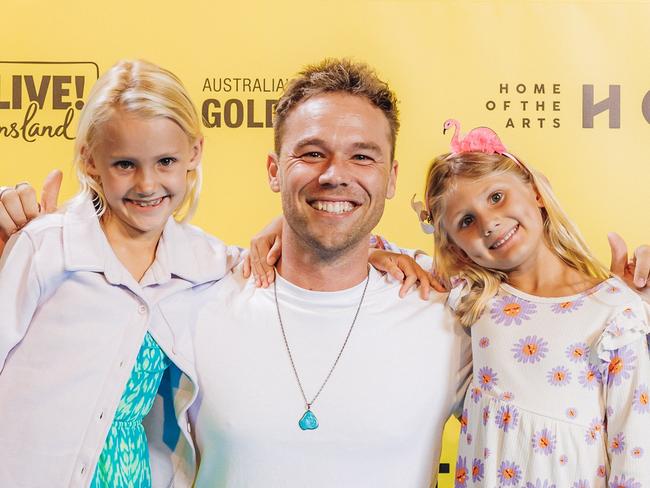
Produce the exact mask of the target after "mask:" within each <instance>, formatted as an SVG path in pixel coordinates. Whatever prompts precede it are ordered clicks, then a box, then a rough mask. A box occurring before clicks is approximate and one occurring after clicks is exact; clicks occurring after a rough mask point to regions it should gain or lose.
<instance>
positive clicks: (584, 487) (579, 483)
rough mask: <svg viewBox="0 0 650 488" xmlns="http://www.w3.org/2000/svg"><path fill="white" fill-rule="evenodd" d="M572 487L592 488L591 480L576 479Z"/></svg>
mask: <svg viewBox="0 0 650 488" xmlns="http://www.w3.org/2000/svg"><path fill="white" fill-rule="evenodd" d="M571 488H591V485H590V484H589V481H587V480H579V481H576V482H575V483H573V484H572V485H571Z"/></svg>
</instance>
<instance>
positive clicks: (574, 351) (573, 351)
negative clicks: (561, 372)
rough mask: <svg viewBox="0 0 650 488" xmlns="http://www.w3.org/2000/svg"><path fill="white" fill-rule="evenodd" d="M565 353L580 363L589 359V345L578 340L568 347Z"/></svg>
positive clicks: (571, 359)
mask: <svg viewBox="0 0 650 488" xmlns="http://www.w3.org/2000/svg"><path fill="white" fill-rule="evenodd" d="M564 353H565V354H566V357H568V358H569V360H570V361H572V362H574V363H580V362H582V361H586V360H587V357H588V356H589V346H588V345H587V344H585V343H584V342H576V343H575V344H571V345H570V346H569V347H567V348H566V350H565V351H564Z"/></svg>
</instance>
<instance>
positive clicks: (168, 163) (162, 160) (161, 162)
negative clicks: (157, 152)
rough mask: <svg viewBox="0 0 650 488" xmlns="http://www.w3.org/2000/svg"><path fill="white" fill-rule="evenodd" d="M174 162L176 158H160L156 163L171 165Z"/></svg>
mask: <svg viewBox="0 0 650 488" xmlns="http://www.w3.org/2000/svg"><path fill="white" fill-rule="evenodd" d="M175 162H176V158H162V159H161V160H160V161H158V163H160V165H161V166H171V165H172V164H174V163H175Z"/></svg>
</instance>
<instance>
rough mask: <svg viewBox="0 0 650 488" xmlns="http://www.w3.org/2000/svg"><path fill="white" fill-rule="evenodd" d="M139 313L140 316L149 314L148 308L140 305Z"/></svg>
mask: <svg viewBox="0 0 650 488" xmlns="http://www.w3.org/2000/svg"><path fill="white" fill-rule="evenodd" d="M138 313H139V314H140V315H144V314H145V313H147V307H146V306H144V305H140V306H139V307H138Z"/></svg>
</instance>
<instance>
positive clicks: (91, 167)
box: [81, 146, 99, 180]
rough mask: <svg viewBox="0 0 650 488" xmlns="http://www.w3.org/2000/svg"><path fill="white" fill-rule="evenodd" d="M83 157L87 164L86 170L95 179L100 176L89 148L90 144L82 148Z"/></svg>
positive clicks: (84, 162)
mask: <svg viewBox="0 0 650 488" xmlns="http://www.w3.org/2000/svg"><path fill="white" fill-rule="evenodd" d="M81 159H82V161H83V164H84V165H85V166H86V172H87V173H88V174H89V175H90V176H91V177H92V178H93V179H95V180H97V179H98V178H99V172H98V171H97V166H96V165H95V160H94V158H93V155H92V153H91V152H90V151H89V150H88V146H83V147H82V148H81Z"/></svg>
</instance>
